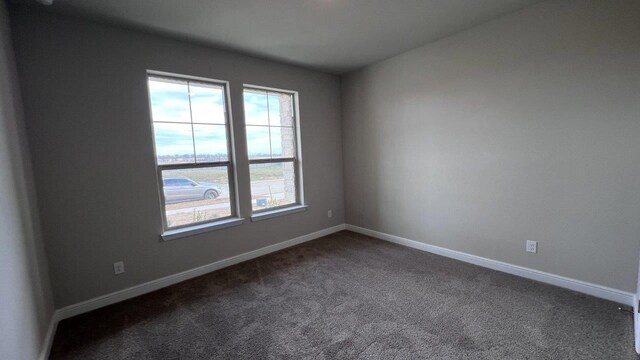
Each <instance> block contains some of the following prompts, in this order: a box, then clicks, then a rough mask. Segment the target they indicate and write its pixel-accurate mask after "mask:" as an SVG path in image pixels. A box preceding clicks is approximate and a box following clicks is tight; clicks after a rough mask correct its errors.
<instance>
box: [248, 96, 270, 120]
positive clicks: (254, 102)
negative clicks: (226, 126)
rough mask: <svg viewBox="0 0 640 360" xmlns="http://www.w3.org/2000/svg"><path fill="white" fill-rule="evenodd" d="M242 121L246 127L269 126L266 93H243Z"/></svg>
mask: <svg viewBox="0 0 640 360" xmlns="http://www.w3.org/2000/svg"><path fill="white" fill-rule="evenodd" d="M244 120H245V124H246V125H269V112H268V111H267V93H266V92H264V91H255V90H245V91H244Z"/></svg>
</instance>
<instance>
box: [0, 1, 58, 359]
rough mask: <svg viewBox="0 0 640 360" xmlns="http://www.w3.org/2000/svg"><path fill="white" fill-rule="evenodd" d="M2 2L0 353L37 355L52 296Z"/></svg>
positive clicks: (20, 356) (13, 356) (16, 356)
mask: <svg viewBox="0 0 640 360" xmlns="http://www.w3.org/2000/svg"><path fill="white" fill-rule="evenodd" d="M17 80H18V79H17V77H16V70H15V62H14V56H13V49H12V45H11V38H10V33H9V18H8V15H7V11H6V8H5V3H4V2H3V1H0V299H1V300H0V303H1V304H2V306H0V334H2V336H0V357H2V358H3V359H16V360H17V359H25V360H32V359H35V358H37V356H38V354H39V352H40V351H41V348H42V345H43V342H44V337H45V334H46V332H47V329H48V326H49V323H50V320H51V316H52V315H53V296H52V294H51V288H50V286H49V275H48V273H47V262H46V258H45V254H44V247H43V243H42V237H41V234H40V229H39V220H38V216H37V213H38V211H37V206H36V201H35V198H34V197H33V191H34V185H33V176H32V173H31V167H30V161H29V152H28V146H27V143H26V135H25V129H24V122H23V113H22V104H21V102H20V96H19V95H18V94H19V93H20V91H19V88H18V83H17Z"/></svg>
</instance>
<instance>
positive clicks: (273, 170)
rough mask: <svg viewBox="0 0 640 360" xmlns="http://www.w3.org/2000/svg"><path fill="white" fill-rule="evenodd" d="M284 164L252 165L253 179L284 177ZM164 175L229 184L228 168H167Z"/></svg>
mask: <svg viewBox="0 0 640 360" xmlns="http://www.w3.org/2000/svg"><path fill="white" fill-rule="evenodd" d="M282 168H283V167H282V165H271V164H269V165H266V166H264V165H263V166H259V167H257V166H252V167H251V180H252V181H261V180H277V179H282V178H283V172H282ZM163 175H164V176H186V177H188V178H189V179H191V180H194V181H198V182H200V181H204V182H213V183H217V184H221V185H226V184H228V176H227V168H226V167H217V168H199V169H180V170H165V171H163Z"/></svg>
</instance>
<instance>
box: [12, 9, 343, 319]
mask: <svg viewBox="0 0 640 360" xmlns="http://www.w3.org/2000/svg"><path fill="white" fill-rule="evenodd" d="M11 15H12V20H13V21H12V24H13V30H14V34H15V40H14V41H15V44H16V45H15V46H16V58H17V60H18V61H17V62H18V65H19V66H18V70H19V74H20V80H21V85H22V91H23V97H24V99H25V100H24V103H25V113H26V120H27V129H28V134H29V138H30V146H31V151H32V154H33V160H34V161H33V166H34V172H35V175H36V183H37V190H38V198H39V201H40V204H41V218H42V227H43V233H44V235H45V241H46V245H47V255H48V259H49V262H50V267H51V280H52V285H53V288H54V295H55V304H56V306H57V307H63V306H66V305H70V304H73V303H77V302H79V301H83V300H87V299H90V298H93V297H96V296H99V295H104V294H107V293H111V292H113V291H117V290H121V289H124V288H127V287H130V286H134V285H137V284H141V283H144V282H147V281H150V280H154V279H157V278H160V277H163V276H168V275H172V274H175V273H178V272H181V271H185V270H188V269H192V268H194V267H197V266H201V265H205V264H209V263H211V262H214V261H216V260H220V259H224V258H228V257H230V256H234V255H238V254H241V253H244V252H247V251H250V250H254V249H258V248H261V247H264V246H268V245H271V244H274V243H277V242H281V241H283V240H288V239H291V238H294V237H297V236H300V235H304V234H308V233H311V232H314V231H317V230H321V229H325V228H328V227H331V226H335V225H338V224H342V223H344V205H343V183H342V178H343V176H342V140H341V125H340V80H339V78H338V77H336V76H332V75H327V74H322V73H318V72H313V71H309V70H305V69H301V68H297V67H293V66H287V65H282V64H278V63H274V62H269V61H264V60H259V59H256V58H252V57H247V56H242V55H237V54H233V53H228V52H223V51H217V50H214V49H211V48H207V47H202V46H198V45H193V44H189V43H185V42H181V41H176V40H172V39H168V38H164V37H158V36H155V35H151V34H146V33H142V32H138V31H131V30H127V29H120V28H116V27H110V26H106V25H100V24H97V23H92V22H86V21H83V20H78V19H75V18H72V17H63V16H56V15H50V14H47V13H41V12H36V11H34V10H33V9H32V8H30V9H22V8H16V9H13V10H12V13H11ZM147 69H152V70H159V71H167V72H173V73H179V74H187V75H194V76H202V77H207V78H213V79H220V80H227V81H230V85H231V100H232V112H233V116H234V121H236V122H239V123H241V124H242V123H243V120H242V114H243V111H242V110H243V109H242V102H241V99H242V85H243V83H249V84H253V85H262V86H269V87H276V88H282V89H290V90H297V91H299V94H300V118H301V120H300V121H301V132H302V152H303V167H304V179H305V184H304V188H305V199H306V201H307V203H308V204H309V209H308V211H306V212H303V213H299V214H293V215H288V216H285V217H280V218H275V219H269V220H265V221H261V222H256V223H251V222H250V221H248V222H247V223H245V224H244V225H242V226H240V227H234V228H230V229H224V230H219V231H215V232H209V233H206V234H202V235H197V236H193V237H190V238H184V239H179V240H174V241H171V242H161V241H160V238H159V234H160V233H161V232H162V224H161V215H160V211H161V207H160V203H159V200H158V188H157V180H156V172H155V171H156V170H155V163H154V154H153V145H152V134H151V128H150V125H149V122H150V114H149V108H148V100H147V88H146V70H147ZM237 128H238V129H241V128H242V127H237ZM244 136H245V133H244V130H242V131H237V132H236V133H235V137H236V139H238V140H240V139H242V138H244ZM236 144H244V142H243V141H236ZM237 150H238V151H237V156H238V163H237V165H238V177H239V181H240V190H241V192H242V194H243V195H242V196H241V198H240V200H241V202H242V204H243V206H242V207H241V211H242V214H243V215H248V213H249V207H250V205H249V197H248V194H249V182H248V165H247V162H246V160H245V159H246V147H245V146H238V148H237ZM329 209H332V210H333V211H334V217H333V218H331V219H329V218H327V210H329ZM118 260H124V262H125V265H126V273H125V274H122V275H119V276H114V275H113V269H112V263H113V262H115V261H118Z"/></svg>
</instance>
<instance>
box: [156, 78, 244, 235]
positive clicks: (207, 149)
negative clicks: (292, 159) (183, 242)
mask: <svg viewBox="0 0 640 360" xmlns="http://www.w3.org/2000/svg"><path fill="white" fill-rule="evenodd" d="M148 86H149V98H150V104H151V114H152V123H153V134H154V140H155V154H156V164H157V170H158V178H159V179H161V181H159V186H160V189H159V190H160V194H161V196H160V197H161V201H162V206H163V210H164V211H163V223H164V228H165V230H169V229H176V228H183V227H186V226H192V225H196V224H203V223H207V222H212V221H217V220H221V219H225V218H230V217H233V216H235V215H236V209H235V206H233V205H232V204H235V202H234V188H233V185H232V184H233V181H232V178H233V168H232V167H233V164H232V162H231V159H232V156H231V151H232V150H231V146H230V141H229V118H228V116H227V111H226V106H227V100H226V99H227V88H226V83H221V82H215V81H206V80H196V79H191V78H182V77H173V76H165V75H156V74H150V75H149V76H148Z"/></svg>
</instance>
